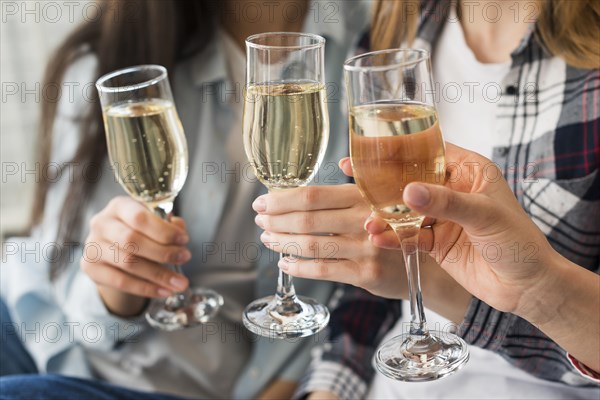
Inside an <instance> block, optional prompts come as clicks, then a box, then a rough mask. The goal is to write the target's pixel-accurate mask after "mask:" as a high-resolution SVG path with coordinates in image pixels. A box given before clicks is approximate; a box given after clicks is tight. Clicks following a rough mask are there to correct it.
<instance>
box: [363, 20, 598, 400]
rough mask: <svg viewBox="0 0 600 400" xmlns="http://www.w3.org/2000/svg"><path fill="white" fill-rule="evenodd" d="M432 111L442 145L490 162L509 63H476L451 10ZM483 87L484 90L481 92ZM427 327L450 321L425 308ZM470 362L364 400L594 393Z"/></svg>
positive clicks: (377, 385)
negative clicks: (437, 377) (441, 375)
mask: <svg viewBox="0 0 600 400" xmlns="http://www.w3.org/2000/svg"><path fill="white" fill-rule="evenodd" d="M432 62H433V65H432V67H433V78H434V82H439V86H436V88H435V89H436V92H437V93H436V96H437V99H438V100H437V101H436V107H437V110H438V114H439V119H440V126H441V128H442V132H443V134H444V138H445V140H446V141H448V142H451V143H454V144H456V145H458V146H461V147H464V148H466V149H468V150H471V151H475V152H477V153H479V154H481V155H483V156H485V157H487V158H491V155H492V149H493V141H492V139H493V132H494V131H495V129H494V124H495V118H496V115H495V103H494V102H493V101H496V100H499V96H500V92H499V90H500V84H499V83H500V82H501V81H502V79H503V78H504V76H505V75H506V74H507V73H508V72H509V69H510V62H506V63H502V64H482V63H481V62H479V61H477V59H476V58H475V55H474V54H473V52H472V51H471V49H470V48H469V47H468V45H467V43H466V41H465V38H464V34H463V30H462V27H461V25H460V21H459V20H458V19H457V18H456V11H455V10H454V9H452V10H451V12H450V14H449V18H448V21H447V22H446V24H445V26H444V28H443V31H442V33H441V36H440V40H439V42H438V43H437V46H436V47H435V50H434V52H433V55H432ZM486 88H487V91H486ZM402 311H403V315H404V317H403V318H402V319H401V320H400V321H398V323H397V324H396V326H395V327H394V329H392V330H391V331H390V332H388V334H387V336H386V338H385V339H384V341H386V340H388V339H390V338H392V337H394V336H396V335H399V334H401V333H403V329H402V327H403V323H406V321H407V320H409V319H410V309H409V306H408V302H404V304H403V310H402ZM426 317H427V324H428V326H429V327H430V328H431V329H435V328H436V327H438V329H439V328H442V330H443V328H444V327H447V326H448V324H451V322H450V321H448V320H447V319H445V318H443V317H442V316H440V315H438V314H436V313H434V312H433V311H431V310H426ZM469 351H470V359H469V362H468V363H467V365H466V366H465V367H464V368H463V369H462V370H461V371H459V372H457V373H456V374H453V375H451V376H449V377H446V378H444V379H441V380H437V381H432V382H423V383H405V382H397V381H393V380H391V379H388V378H386V377H384V376H383V375H381V374H377V375H376V377H375V379H374V380H373V383H372V385H371V388H370V391H369V394H368V396H367V398H370V399H378V400H381V399H395V400H400V399H442V398H443V399H481V398H485V399H511V398H513V399H542V398H543V399H564V398H569V399H577V398H581V399H586V398H589V397H590V395H595V392H594V391H593V390H590V389H589V388H575V387H568V386H566V385H564V384H561V383H555V382H550V381H545V380H542V379H539V378H536V377H534V376H533V375H530V374H528V373H527V372H525V371H522V370H520V369H518V368H515V367H514V366H512V365H511V364H510V363H509V362H508V361H507V360H505V359H504V358H502V357H501V356H500V355H498V354H496V353H494V352H492V351H489V350H484V349H481V348H479V347H476V346H469Z"/></svg>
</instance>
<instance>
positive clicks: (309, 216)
mask: <svg viewBox="0 0 600 400" xmlns="http://www.w3.org/2000/svg"><path fill="white" fill-rule="evenodd" d="M298 224H299V227H300V229H302V230H303V231H304V232H311V231H312V229H313V228H314V226H315V216H314V214H313V213H311V212H303V213H300V215H299V221H298Z"/></svg>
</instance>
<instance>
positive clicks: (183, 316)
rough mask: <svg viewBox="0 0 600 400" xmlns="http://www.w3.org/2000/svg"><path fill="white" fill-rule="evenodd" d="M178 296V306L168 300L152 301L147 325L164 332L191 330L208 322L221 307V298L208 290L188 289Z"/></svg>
mask: <svg viewBox="0 0 600 400" xmlns="http://www.w3.org/2000/svg"><path fill="white" fill-rule="evenodd" d="M179 296H181V303H180V304H170V302H169V300H170V299H166V300H159V299H154V300H152V301H151V303H150V306H149V307H148V311H147V312H146V320H147V321H148V323H149V324H150V325H151V326H152V327H154V328H158V329H162V330H164V331H175V330H179V329H185V328H191V327H194V326H197V325H200V324H203V323H206V322H208V321H209V320H210V319H211V318H212V317H214V316H215V315H216V314H217V312H218V311H219V308H221V306H222V305H223V297H222V296H221V295H220V294H218V293H217V292H215V291H214V290H210V289H190V290H189V291H188V292H186V293H185V294H179ZM171 303H172V302H171Z"/></svg>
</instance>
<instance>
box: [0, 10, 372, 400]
mask: <svg viewBox="0 0 600 400" xmlns="http://www.w3.org/2000/svg"><path fill="white" fill-rule="evenodd" d="M330 4H332V3H330V2H328V3H327V4H320V3H319V2H308V1H291V0H290V1H282V2H278V3H277V4H274V3H268V2H267V3H264V4H263V3H260V4H259V3H256V2H243V1H234V0H232V1H226V2H212V1H195V2H186V1H105V2H103V3H102V4H101V6H102V14H101V17H100V18H99V19H97V20H95V21H90V22H88V23H86V24H84V25H83V26H81V27H80V28H79V29H78V30H77V31H76V32H75V33H73V34H72V35H71V36H70V37H69V38H68V39H67V41H66V42H65V43H64V44H63V46H62V47H61V48H60V49H59V50H58V52H57V54H56V56H55V57H54V59H53V61H52V63H51V64H50V66H49V69H48V76H47V81H48V83H51V84H53V83H57V82H71V83H72V82H78V83H80V86H79V87H82V86H83V87H86V86H85V84H86V83H88V82H90V83H93V82H94V81H95V80H96V79H97V78H98V77H99V76H101V75H102V74H105V73H107V72H109V71H112V70H115V69H118V68H122V67H126V66H130V65H138V64H147V63H156V64H162V65H165V66H166V67H167V68H168V69H169V71H170V76H171V78H172V87H173V92H174V96H175V103H176V105H177V109H178V112H179V115H180V118H181V120H182V124H183V126H184V129H185V132H186V135H187V140H188V144H189V151H190V159H191V164H190V171H189V176H188V179H187V184H186V186H185V188H184V189H183V191H182V192H181V194H180V195H179V197H178V203H177V210H176V214H177V215H178V216H179V218H175V219H174V220H173V223H172V224H169V223H165V222H164V221H162V220H160V219H159V218H157V217H156V216H154V215H153V214H152V213H150V212H149V211H148V210H146V209H145V208H144V207H142V206H141V205H140V204H138V203H136V202H135V201H133V200H132V199H130V198H128V197H124V196H123V191H122V189H121V188H120V186H119V185H118V183H117V182H116V181H115V178H114V175H113V173H112V171H111V170H110V168H109V165H108V160H107V157H106V143H105V138H104V132H103V129H102V121H101V117H100V107H99V104H98V103H97V102H96V101H95V100H96V96H95V95H94V96H93V98H92V99H90V97H86V96H89V94H90V92H87V91H86V92H83V93H81V92H80V93H78V94H79V96H77V98H76V101H75V103H69V101H68V99H67V98H66V96H64V97H63V101H61V102H60V103H59V104H51V103H45V104H44V108H43V136H42V147H41V148H42V151H43V154H42V157H41V158H42V163H43V165H45V164H46V163H48V162H50V161H52V162H57V163H68V162H71V164H65V165H67V167H68V168H73V169H72V170H70V171H68V170H66V168H65V169H64V170H63V171H62V179H60V180H59V181H58V182H57V183H55V184H52V185H50V184H48V183H46V182H43V183H42V185H40V188H39V193H38V195H37V200H38V203H37V206H36V213H35V216H36V223H37V227H36V228H35V230H34V232H33V236H32V237H31V238H27V239H23V243H26V244H28V245H34V244H35V243H36V242H37V243H41V245H42V246H41V247H43V248H44V247H46V245H47V244H51V243H57V244H58V247H59V249H62V250H63V251H62V252H61V253H59V255H60V256H62V257H59V256H57V257H53V259H52V260H51V261H54V262H50V261H49V260H48V259H45V260H44V261H48V262H36V261H35V260H34V259H33V258H27V257H26V256H25V255H24V254H22V253H19V254H14V255H13V256H12V257H10V258H8V260H7V263H6V264H5V265H3V266H2V285H3V287H2V295H3V298H4V300H5V301H6V303H7V305H8V308H9V311H10V313H11V316H12V319H13V320H14V324H13V325H11V326H15V327H16V328H18V329H17V333H14V332H13V335H12V337H13V338H14V337H15V336H18V337H19V338H20V339H22V340H21V341H22V342H23V344H24V345H25V347H26V350H27V351H28V352H29V356H31V357H32V358H33V362H34V364H35V365H33V367H32V366H31V362H27V363H25V365H26V366H27V368H24V370H21V371H20V372H38V371H39V372H41V373H59V374H66V375H71V376H79V377H83V378H90V377H94V378H100V379H102V380H104V381H108V382H110V383H112V384H116V385H122V386H127V387H129V388H134V389H141V390H145V391H150V390H152V391H160V392H163V393H169V394H171V395H178V396H193V397H210V398H232V397H233V398H254V397H260V396H262V397H277V398H282V397H290V396H291V394H292V393H293V391H294V388H295V386H296V382H297V381H298V379H299V377H300V376H301V375H302V373H303V371H304V369H305V368H306V366H307V363H308V360H309V349H310V348H311V347H312V345H313V344H314V343H315V342H316V341H318V337H314V338H309V339H306V340H296V341H293V342H289V341H288V342H286V341H272V340H267V339H257V338H256V337H254V336H252V335H250V334H249V333H248V332H247V331H246V330H245V329H244V328H243V326H242V325H241V314H242V310H243V308H244V307H245V306H246V305H247V304H248V303H249V302H250V301H251V300H253V299H255V298H258V297H260V296H263V295H266V294H271V293H273V291H274V285H275V283H276V275H274V271H273V267H274V265H273V264H274V261H273V260H275V257H274V256H273V254H272V253H270V252H269V251H267V250H266V249H265V248H264V247H262V246H261V247H259V246H258V244H259V241H258V230H257V228H256V227H255V226H254V225H253V224H252V219H253V215H251V214H252V213H251V212H249V207H250V203H251V201H252V199H253V198H254V197H255V196H256V195H258V194H259V193H260V191H261V190H262V189H261V185H260V184H258V183H257V182H256V180H254V179H252V176H249V175H248V173H247V171H248V170H247V169H246V168H244V166H245V165H246V158H245V155H244V154H243V150H242V149H243V146H242V141H241V140H242V138H241V123H240V121H241V113H242V104H243V103H242V101H241V100H242V92H241V89H242V87H243V83H244V70H245V54H244V39H245V38H246V37H247V36H248V35H251V34H254V33H259V32H264V31H308V32H313V33H317V34H322V35H323V36H325V37H326V39H327V45H326V46H327V48H326V57H327V59H326V62H325V64H326V65H327V79H328V80H329V82H330V83H331V85H330V88H331V89H332V90H335V89H336V88H339V85H340V77H341V70H340V68H339V66H340V65H341V63H342V61H343V58H344V57H345V55H346V54H347V52H348V49H349V46H350V43H351V41H352V35H351V31H349V29H356V28H357V27H360V26H361V25H362V21H363V20H364V17H365V15H366V14H365V12H364V10H363V9H362V5H361V4H360V3H353V4H351V5H344V4H343V3H335V4H336V5H337V9H336V10H334V11H336V13H335V15H334V16H333V17H335V18H333V19H332V18H331V9H330V8H328V7H329V5H330ZM257 7H258V8H257ZM327 17H329V18H327ZM338 92H339V91H338ZM330 94H331V97H330V98H329V100H330V102H331V103H332V107H331V120H332V126H331V129H332V134H331V142H330V147H329V151H328V155H327V160H335V159H337V158H339V157H340V156H341V155H342V154H343V153H344V151H345V150H344V149H345V144H344V139H343V138H344V137H345V135H343V134H341V133H336V132H337V131H338V130H339V127H340V126H341V122H339V121H340V120H341V118H340V116H339V111H338V108H339V104H337V103H336V99H337V95H336V94H335V93H333V92H332V93H330ZM328 172H329V171H328ZM70 177H71V179H72V182H71V181H70V179H69V178H70ZM323 178H328V179H330V180H332V181H333V182H339V181H340V180H343V179H346V178H344V177H343V176H341V174H338V175H336V176H331V174H330V175H328V176H327V177H323ZM246 207H247V208H246ZM132 245H133V246H132ZM244 246H245V247H244ZM247 248H249V251H250V252H249V253H246V252H244V251H243V250H245V249H247ZM257 248H258V250H256V249H257ZM132 249H136V250H135V255H134V257H133V260H132V258H131V257H130V256H131V254H130V253H131V252H132ZM65 250H69V251H65ZM252 251H254V252H252ZM257 251H258V255H257V254H256V252H257ZM246 254H249V255H246ZM191 257H193V258H191ZM190 259H191V261H190ZM133 261H135V263H134V262H133ZM166 261H172V262H176V263H179V264H185V265H186V266H189V267H188V268H185V270H186V274H185V275H179V274H176V273H174V272H172V271H169V270H168V269H166V268H164V267H163V266H161V265H160V264H161V263H164V262H166ZM80 267H81V268H80ZM49 276H50V277H51V278H52V281H51V282H50V281H49V280H48V277H49ZM190 282H191V283H192V284H193V285H195V286H206V287H210V288H213V289H215V290H216V291H218V292H220V293H221V294H222V295H223V296H224V297H225V306H224V307H223V308H222V309H221V311H220V313H219V315H218V316H217V318H216V319H215V320H214V321H212V322H211V323H208V324H206V325H203V326H201V327H199V328H197V329H189V330H184V331H178V332H172V333H167V332H162V331H157V330H153V329H151V328H149V327H148V326H146V324H145V323H144V322H143V310H144V306H145V304H146V303H147V299H148V298H149V297H165V296H166V295H167V294H169V293H171V292H173V291H179V290H183V289H185V288H186V287H187V286H188V285H189V284H190ZM333 289H334V287H333V285H332V284H324V285H321V284H319V285H314V284H312V283H311V284H310V285H308V284H306V283H304V284H303V283H301V282H299V284H298V290H299V291H300V292H302V293H304V294H307V295H309V296H313V297H317V298H318V299H319V300H320V301H321V302H327V301H328V299H329V298H330V297H331V294H332V292H333ZM4 317H5V313H3V318H4ZM4 322H6V321H5V320H4V319H3V323H4ZM7 323H8V322H7ZM36 324H37V325H36ZM3 326H4V324H3ZM35 326H40V327H42V328H38V331H37V336H36V339H35V340H33V339H31V338H30V337H29V336H27V332H30V331H31V329H35V328H33V327H35ZM48 327H50V328H52V327H54V328H55V329H60V330H61V332H62V334H58V335H56V336H48V335H47V334H46V333H47V331H46V329H47V328H48ZM56 327H58V328H56ZM28 329H29V331H28ZM40 329H41V330H40ZM19 331H20V335H19ZM48 332H50V331H48ZM52 332H54V331H52ZM67 333H68V334H67ZM49 335H51V333H49ZM3 337H4V335H3ZM28 338H29V340H28ZM13 344H14V343H13ZM17 344H18V343H17ZM5 346H8V345H7V344H5V343H3V353H4V347H5ZM11 346H12V345H11ZM11 348H12V347H11ZM21 350H22V349H21ZM20 353H21V354H22V353H23V351H20ZM23 359H24V360H27V359H28V356H27V355H26V354H25V355H24V357H23ZM336 360H339V362H343V361H342V360H341V359H340V358H336ZM30 361H31V360H30ZM336 362H337V361H336ZM11 372H12V373H14V372H15V371H11ZM17 372H19V371H17ZM0 384H1V385H2V393H3V395H14V396H19V397H24V398H25V397H34V396H35V393H38V394H39V393H44V390H47V393H46V394H45V395H46V396H47V395H48V393H51V394H54V395H55V396H56V397H57V398H67V397H77V398H94V397H98V396H100V394H99V393H101V392H102V391H105V390H108V391H109V393H111V396H113V397H125V396H133V397H137V398H140V397H144V396H145V395H144V394H143V393H141V392H128V391H126V390H125V389H124V388H121V387H118V386H107V385H104V384H101V383H98V382H92V381H76V380H71V379H68V378H62V377H47V378H43V377H35V376H30V377H14V378H11V377H5V378H2V379H1V380H0ZM48 388H51V389H48ZM31 390H33V391H34V392H32V391H31ZM35 390H37V391H38V392H35ZM25 391H26V392H25ZM148 396H151V395H148Z"/></svg>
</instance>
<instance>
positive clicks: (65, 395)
mask: <svg viewBox="0 0 600 400" xmlns="http://www.w3.org/2000/svg"><path fill="white" fill-rule="evenodd" d="M0 329H1V330H0V336H1V338H0V400H21V399H22V400H35V399H39V400H42V399H43V400H54V399H56V400H80V399H86V400H113V399H124V400H134V399H135V400H181V398H180V397H175V396H169V395H165V394H160V393H147V392H139V391H135V390H130V389H125V388H122V387H119V386H114V385H111V384H108V383H105V382H100V381H93V380H87V379H79V378H69V377H66V376H61V375H38V370H37V368H36V366H35V363H34V362H33V359H32V358H31V356H30V355H29V353H28V352H27V350H26V349H25V347H24V346H23V343H22V342H21V339H20V338H19V334H18V332H17V330H16V329H15V327H14V325H13V323H12V320H11V319H10V314H9V312H8V309H7V308H6V305H5V304H4V302H3V301H2V300H0Z"/></svg>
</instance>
